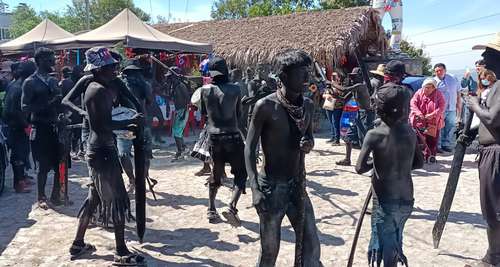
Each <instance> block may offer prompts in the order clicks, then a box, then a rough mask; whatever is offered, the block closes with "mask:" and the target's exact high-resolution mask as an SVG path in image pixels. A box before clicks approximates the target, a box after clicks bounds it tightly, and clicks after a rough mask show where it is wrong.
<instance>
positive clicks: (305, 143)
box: [300, 103, 314, 154]
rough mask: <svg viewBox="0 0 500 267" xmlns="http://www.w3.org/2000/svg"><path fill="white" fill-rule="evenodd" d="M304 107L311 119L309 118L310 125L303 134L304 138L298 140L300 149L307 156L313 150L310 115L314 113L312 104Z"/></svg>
mask: <svg viewBox="0 0 500 267" xmlns="http://www.w3.org/2000/svg"><path fill="white" fill-rule="evenodd" d="M306 107H307V109H308V112H309V114H311V118H310V123H309V125H308V126H307V129H306V132H305V134H304V137H303V138H302V140H300V149H301V150H302V151H303V152H304V153H306V154H308V153H309V152H311V150H312V149H313V148H314V136H313V131H312V114H313V112H314V104H313V103H308V104H307V106H306Z"/></svg>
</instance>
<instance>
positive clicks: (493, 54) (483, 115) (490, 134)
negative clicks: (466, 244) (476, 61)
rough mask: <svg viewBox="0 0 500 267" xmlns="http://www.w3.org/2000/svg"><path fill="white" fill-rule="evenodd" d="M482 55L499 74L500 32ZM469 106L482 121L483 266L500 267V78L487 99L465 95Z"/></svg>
mask: <svg viewBox="0 0 500 267" xmlns="http://www.w3.org/2000/svg"><path fill="white" fill-rule="evenodd" d="M474 49H485V51H484V53H483V54H482V56H483V58H484V63H485V65H486V66H485V68H486V69H488V70H491V71H493V72H495V74H496V76H497V77H500V33H497V35H496V38H495V39H494V40H493V41H492V42H490V43H488V44H487V45H478V46H475V47H474ZM465 102H466V105H467V107H468V108H469V109H470V110H471V111H472V112H474V113H475V114H476V116H477V117H478V118H479V120H480V121H481V123H480V125H479V144H480V148H479V181H480V189H479V193H480V200H481V211H482V214H483V217H484V219H485V220H486V222H487V226H488V227H487V231H486V233H487V235H488V250H487V252H486V255H485V256H484V257H483V259H482V262H483V263H484V266H500V186H499V184H500V165H499V162H500V81H497V82H496V83H495V84H494V85H493V87H492V88H491V89H490V92H489V93H488V95H487V97H486V98H485V99H484V100H479V99H478V98H476V97H472V96H466V97H465Z"/></svg>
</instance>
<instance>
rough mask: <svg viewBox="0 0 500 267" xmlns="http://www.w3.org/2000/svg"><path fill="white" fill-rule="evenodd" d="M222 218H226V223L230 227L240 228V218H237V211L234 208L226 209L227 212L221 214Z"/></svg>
mask: <svg viewBox="0 0 500 267" xmlns="http://www.w3.org/2000/svg"><path fill="white" fill-rule="evenodd" d="M222 216H224V218H226V220H227V222H228V223H229V224H230V225H232V226H233V227H240V226H241V220H240V217H238V210H237V209H235V208H231V207H229V208H227V210H225V211H223V212H222Z"/></svg>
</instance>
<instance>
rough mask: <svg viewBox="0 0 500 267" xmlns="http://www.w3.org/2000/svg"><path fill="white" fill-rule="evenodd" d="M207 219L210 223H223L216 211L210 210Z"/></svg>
mask: <svg viewBox="0 0 500 267" xmlns="http://www.w3.org/2000/svg"><path fill="white" fill-rule="evenodd" d="M207 219H208V222H209V223H219V222H221V218H220V216H219V214H218V213H217V211H215V210H209V211H207Z"/></svg>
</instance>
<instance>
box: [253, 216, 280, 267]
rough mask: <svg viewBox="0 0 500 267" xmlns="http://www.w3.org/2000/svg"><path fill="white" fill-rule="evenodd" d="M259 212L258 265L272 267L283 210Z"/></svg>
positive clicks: (275, 256)
mask: <svg viewBox="0 0 500 267" xmlns="http://www.w3.org/2000/svg"><path fill="white" fill-rule="evenodd" d="M257 213H258V214H259V228H260V255H259V259H258V261H257V266H258V267H273V266H275V265H276V259H277V257H278V253H279V250H280V240H281V221H282V220H283V217H284V212H282V211H278V212H274V211H273V212H269V211H267V212H261V213H260V212H257Z"/></svg>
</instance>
